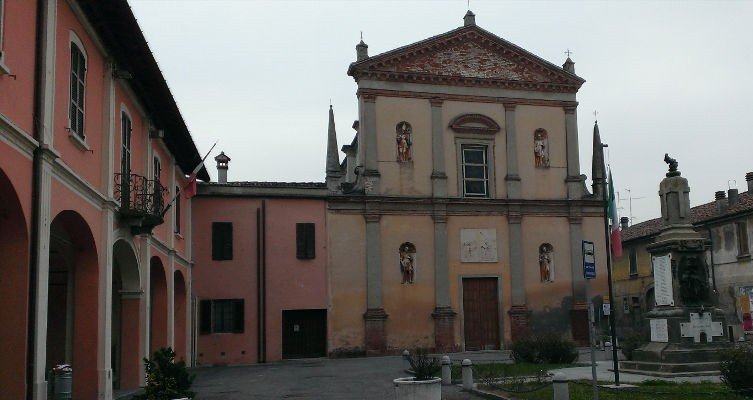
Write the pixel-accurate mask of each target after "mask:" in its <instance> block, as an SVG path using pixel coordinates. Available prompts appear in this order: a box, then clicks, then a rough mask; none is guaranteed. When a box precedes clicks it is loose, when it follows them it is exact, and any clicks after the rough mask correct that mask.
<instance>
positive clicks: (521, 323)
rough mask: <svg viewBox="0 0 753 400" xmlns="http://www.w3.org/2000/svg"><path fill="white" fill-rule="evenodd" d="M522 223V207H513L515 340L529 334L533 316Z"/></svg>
mask: <svg viewBox="0 0 753 400" xmlns="http://www.w3.org/2000/svg"><path fill="white" fill-rule="evenodd" d="M508 182H509V181H508ZM518 183H520V182H518ZM521 222H522V216H521V214H520V206H511V208H510V212H509V214H508V215H507V227H508V230H509V238H510V239H509V240H510V275H511V277H510V279H511V282H510V283H511V288H512V289H511V291H512V293H511V294H512V306H511V307H510V310H509V311H508V312H507V313H508V314H509V315H510V333H511V336H512V339H513V340H515V339H517V338H520V337H524V336H525V335H527V334H528V319H529V316H530V314H531V313H530V311H529V310H528V306H527V305H526V289H525V287H526V285H525V270H524V269H523V229H522V224H521Z"/></svg>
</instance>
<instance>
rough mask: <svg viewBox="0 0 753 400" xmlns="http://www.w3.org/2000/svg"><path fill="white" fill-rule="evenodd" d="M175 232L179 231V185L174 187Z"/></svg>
mask: <svg viewBox="0 0 753 400" xmlns="http://www.w3.org/2000/svg"><path fill="white" fill-rule="evenodd" d="M173 196H174V197H175V233H180V187H179V186H176V187H175V194H174V195H173Z"/></svg>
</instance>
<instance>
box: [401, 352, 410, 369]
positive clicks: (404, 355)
mask: <svg viewBox="0 0 753 400" xmlns="http://www.w3.org/2000/svg"><path fill="white" fill-rule="evenodd" d="M403 360H405V363H406V364H407V365H406V367H405V369H406V370H410V369H412V367H411V365H410V351H408V350H403Z"/></svg>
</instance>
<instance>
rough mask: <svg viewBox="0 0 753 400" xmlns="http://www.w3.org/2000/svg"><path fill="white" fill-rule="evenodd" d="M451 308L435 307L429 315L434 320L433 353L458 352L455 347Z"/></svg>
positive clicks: (453, 314)
mask: <svg viewBox="0 0 753 400" xmlns="http://www.w3.org/2000/svg"><path fill="white" fill-rule="evenodd" d="M456 315H457V314H456V313H455V311H453V310H452V307H437V308H435V309H434V312H433V313H431V317H432V318H433V319H434V351H435V352H437V353H448V352H455V351H458V350H459V349H458V347H457V346H456V345H455V316H456Z"/></svg>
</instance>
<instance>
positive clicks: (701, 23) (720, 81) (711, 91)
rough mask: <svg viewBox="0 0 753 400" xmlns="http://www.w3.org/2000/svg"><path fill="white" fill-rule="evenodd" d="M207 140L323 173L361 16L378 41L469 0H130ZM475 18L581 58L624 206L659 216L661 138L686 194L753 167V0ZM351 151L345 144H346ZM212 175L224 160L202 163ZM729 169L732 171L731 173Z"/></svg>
mask: <svg viewBox="0 0 753 400" xmlns="http://www.w3.org/2000/svg"><path fill="white" fill-rule="evenodd" d="M130 4H131V6H132V8H133V11H134V13H135V14H136V17H137V18H138V20H139V24H140V25H141V29H142V30H143V31H144V35H145V36H146V38H147V40H148V41H149V44H150V46H151V49H152V52H153V53H154V55H155V58H156V59H157V61H158V63H159V65H160V67H161V69H162V71H163V73H164V75H165V77H166V79H167V82H168V84H169V86H170V89H171V90H172V93H173V96H175V99H176V101H177V102H178V105H179V107H180V109H181V112H182V113H183V117H184V119H185V120H186V123H187V124H188V127H189V129H190V130H191V133H192V135H193V137H194V140H195V141H196V144H197V146H198V148H199V151H200V152H201V153H202V155H203V154H204V153H205V152H206V151H207V150H209V148H210V147H211V145H212V143H214V142H215V141H216V140H219V144H218V145H217V148H216V149H215V151H214V152H213V154H212V155H211V156H210V159H209V160H211V158H213V157H214V156H215V155H216V154H217V153H219V151H220V150H224V151H225V153H226V154H227V155H228V156H230V157H231V158H232V161H231V162H230V170H229V174H228V175H229V179H230V180H248V181H298V182H301V181H323V180H324V168H325V153H326V138H327V110H328V107H329V104H330V100H331V102H332V104H333V106H334V110H335V119H336V122H337V133H338V143H339V145H340V146H342V145H343V144H346V143H350V141H351V140H352V138H353V134H354V131H353V130H352V129H351V128H350V126H351V124H352V123H353V120H354V119H356V118H357V111H356V106H357V104H356V96H355V91H356V84H355V82H354V81H353V79H352V78H351V77H348V76H347V75H346V70H347V68H348V65H349V64H350V63H351V62H352V61H354V60H355V56H356V52H355V45H356V44H357V43H358V41H359V35H360V32H361V31H363V39H364V41H365V42H366V43H367V44H368V45H369V54H370V55H372V56H373V55H376V54H379V53H383V52H385V51H389V50H392V49H394V48H396V47H399V46H403V45H407V44H410V43H414V42H416V41H419V40H422V39H425V38H427V37H430V36H434V35H437V34H440V33H444V32H446V31H449V30H452V29H454V28H457V27H458V26H461V25H462V17H463V15H464V14H465V12H466V10H467V5H466V4H467V3H466V0H453V1H328V2H327V1H275V2H268V1H219V0H211V1H210V0H203V1H201V0H193V1H186V0H181V1H176V0H173V1H168V0H130ZM470 6H471V9H472V10H473V12H474V13H475V14H476V22H477V24H478V25H479V26H481V27H482V28H484V29H486V30H488V31H491V32H492V33H495V34H497V35H499V36H501V37H503V38H505V39H507V40H508V41H510V42H512V43H515V44H516V45H518V46H520V47H523V48H524V49H526V50H528V51H530V52H532V53H534V54H536V55H538V56H539V57H542V58H543V59H545V60H548V61H550V62H552V63H554V64H556V65H562V63H563V62H564V60H565V58H566V56H565V54H564V52H565V50H566V49H568V48H569V49H570V50H571V51H572V52H573V54H572V56H571V57H572V59H573V61H575V70H576V73H577V74H578V75H579V76H581V77H583V78H584V79H586V83H585V84H584V85H583V87H582V88H581V89H580V91H579V92H578V101H579V102H580V105H579V107H578V129H579V135H580V156H581V171H582V173H585V174H587V175H588V176H589V177H590V175H591V171H590V169H591V138H592V136H591V135H592V129H593V122H594V116H593V112H594V110H598V120H599V127H600V132H601V136H602V140H603V141H604V142H606V143H608V144H609V150H608V155H607V157H608V160H607V161H608V162H610V164H611V167H612V171H613V175H614V179H615V184H616V190H617V191H618V192H619V195H620V197H622V198H624V201H622V202H621V204H620V206H621V207H622V208H623V209H622V210H621V211H620V214H621V215H628V214H630V211H629V203H630V202H629V201H628V196H629V194H631V195H632V197H633V200H632V216H633V221H634V222H636V223H637V222H641V221H644V220H646V219H651V218H655V217H658V216H659V202H658V196H657V191H658V185H659V181H660V180H661V179H662V177H663V174H664V172H665V171H666V164H664V162H663V161H662V159H663V157H664V153H665V152H668V153H669V154H670V155H671V156H672V157H674V158H676V159H677V160H678V161H679V169H680V171H682V175H683V176H684V177H686V178H688V180H689V181H690V187H691V193H690V198H691V203H692V205H693V206H695V205H698V204H702V203H705V202H708V201H712V200H713V199H714V191H716V190H726V189H727V188H728V186H731V187H737V188H739V189H740V191H741V192H742V191H744V190H746V188H747V186H746V182H745V178H744V176H745V173H746V172H749V171H753V157H752V156H751V154H753V139H752V137H753V136H752V135H751V128H752V127H753V73H751V69H752V68H753V30H752V28H751V26H750V23H751V17H752V16H753V2H751V1H745V2H744V1H727V2H724V1H713V2H712V1H709V2H700V1H697V2H696V1H682V2H656V1H651V2H649V1H641V2H638V1H636V2H627V1H621V2H616V1H614V2H609V1H578V2H566V1H554V2H549V1H536V2H529V1H526V2H523V1H515V2H506V1H481V0H472V1H471V3H470ZM341 158H342V154H341ZM207 166H208V167H209V168H208V169H209V171H210V174H211V175H212V176H213V177H216V175H217V174H216V170H215V168H214V166H215V163H214V161H213V160H212V161H211V162H209V163H208V165H207ZM733 181H736V186H735V182H733Z"/></svg>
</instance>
